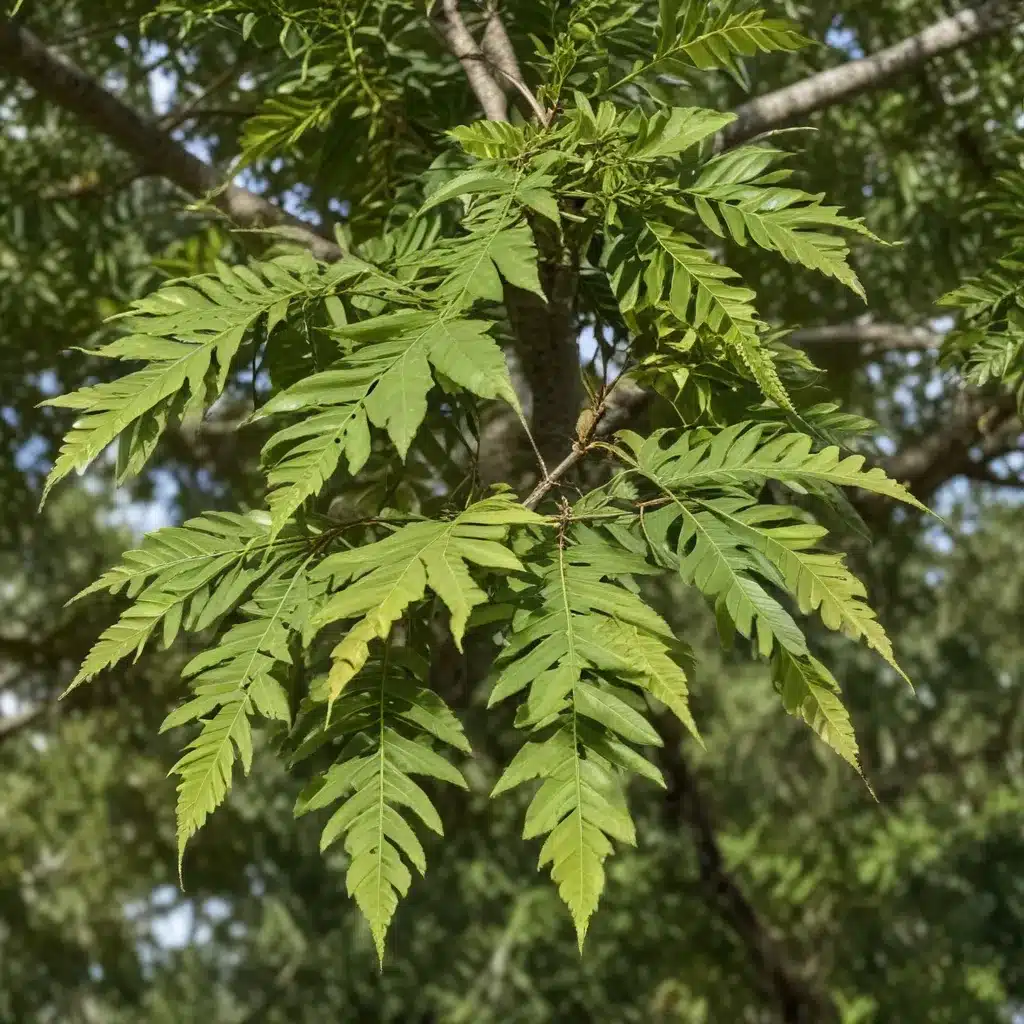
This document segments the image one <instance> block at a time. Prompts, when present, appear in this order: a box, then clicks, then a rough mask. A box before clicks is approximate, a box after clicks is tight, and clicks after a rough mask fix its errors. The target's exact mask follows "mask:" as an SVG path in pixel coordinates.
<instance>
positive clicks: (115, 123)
mask: <svg viewBox="0 0 1024 1024" xmlns="http://www.w3.org/2000/svg"><path fill="white" fill-rule="evenodd" d="M0 70H3V71H7V72H8V73H10V74H13V75H15V76H17V77H19V78H21V79H23V80H24V81H25V82H27V83H28V84H29V85H31V86H32V88H33V89H35V90H36V92H38V93H39V95H40V96H42V97H44V98H45V99H48V100H50V101H52V102H53V103H55V104H57V106H59V107H62V108H63V109H65V110H67V111H69V112H70V113H72V114H74V115H75V116H77V117H79V118H80V119H81V120H82V121H84V122H85V123H86V124H88V125H90V126H91V127H92V128H94V129H95V130H96V131H98V132H99V133H100V134H101V135H105V136H107V137H108V138H109V139H111V140H112V141H113V142H115V143H116V144H117V145H118V146H120V148H121V149H122V150H124V151H125V152H126V153H129V154H131V155H132V156H133V157H135V159H136V160H138V162H139V164H140V166H141V168H142V169H143V171H144V172H145V173H150V174H158V175H160V176H162V177H164V178H166V179H167V180H168V181H170V182H172V183H173V184H175V185H177V186H178V187H179V188H181V189H183V190H184V191H185V192H187V193H189V194H190V195H192V196H195V197H197V198H201V197H203V196H205V195H207V194H210V193H213V195H212V201H213V203H214V204H215V205H216V206H217V207H218V208H219V209H220V210H222V211H223V212H224V213H225V214H227V216H228V217H230V218H231V220H232V221H234V222H235V223H236V224H238V225H240V226H241V227H246V228H253V227H270V226H274V225H284V226H287V227H288V228H289V233H290V234H291V235H292V236H293V237H294V238H295V240H296V241H298V242H301V243H302V244H304V245H306V246H308V248H309V249H310V251H311V252H312V253H313V254H314V255H315V256H317V257H318V258H320V259H325V260H330V259H337V258H338V257H339V256H340V255H341V250H340V248H339V247H338V246H337V244H336V243H334V242H333V241H331V240H330V239H328V238H324V237H323V236H321V235H319V234H317V232H315V231H314V230H313V229H312V228H310V226H309V225H308V224H305V223H304V222H303V221H300V220H299V219H298V218H296V217H292V216H291V215H290V214H288V213H285V211H284V210H282V209H281V208H280V207H278V206H275V205H274V204H273V203H271V202H269V201H268V200H266V199H264V198H263V197H262V196H258V195H256V194H255V193H253V192H250V191H249V190H248V189H244V188H240V187H239V186H238V185H232V184H228V185H226V186H224V187H222V182H221V178H220V174H219V173H218V172H217V170H216V169H215V168H213V167H211V166H210V165H209V164H207V163H205V162H204V161H202V160H200V159H199V158H198V157H196V156H193V155H192V154H191V153H189V152H188V150H187V149H185V147H184V146H182V145H181V144H180V143H178V142H177V141H176V140H175V139H174V138H173V137H172V136H171V135H169V134H168V133H167V132H165V131H162V130H161V129H160V128H159V127H158V126H157V125H155V124H153V123H151V122H149V121H146V120H144V119H143V118H142V117H140V116H139V115H138V114H137V113H136V112H135V111H134V110H132V109H131V107H129V106H127V105H126V104H125V103H123V102H122V101H121V100H120V99H118V97H117V96H115V95H114V94H113V93H111V92H108V91H107V90H106V89H105V88H104V87H103V86H102V85H100V84H99V82H97V81H96V80H95V79H93V78H91V77H90V76H89V75H88V74H86V73H85V72H84V71H83V70H82V69H81V68H79V67H77V66H76V65H75V64H72V63H71V62H70V61H69V60H67V59H66V58H64V57H62V56H59V55H57V54H55V53H53V52H52V51H51V50H49V49H48V48H47V47H46V46H45V45H44V44H43V43H41V42H40V41H39V40H38V39H37V38H36V37H35V36H34V35H33V34H32V33H31V32H29V31H28V29H25V28H22V27H21V26H20V25H19V24H17V22H16V21H15V20H14V19H11V18H0Z"/></svg>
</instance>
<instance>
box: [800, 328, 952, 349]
mask: <svg viewBox="0 0 1024 1024" xmlns="http://www.w3.org/2000/svg"><path fill="white" fill-rule="evenodd" d="M786 341H787V342H789V343H790V344H792V345H797V346H799V347H806V346H814V345H831V344H835V343H838V344H850V345H867V346H870V347H871V348H872V349H873V350H881V351H894V350H905V351H906V350H909V351H916V350H919V349H931V348H938V347H939V345H940V344H941V343H942V335H941V334H939V333H938V332H937V331H929V330H928V329H927V328H925V327H904V326H903V325H902V324H833V325H829V326H827V327H805V328H802V329H801V330H798V331H793V332H792V333H791V334H790V335H789V336H788V337H787V338H786Z"/></svg>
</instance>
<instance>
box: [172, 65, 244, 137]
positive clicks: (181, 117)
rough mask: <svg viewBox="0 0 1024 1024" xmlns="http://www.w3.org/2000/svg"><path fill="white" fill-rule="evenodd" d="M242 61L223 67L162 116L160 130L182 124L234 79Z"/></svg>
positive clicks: (240, 68) (239, 71)
mask: <svg viewBox="0 0 1024 1024" xmlns="http://www.w3.org/2000/svg"><path fill="white" fill-rule="evenodd" d="M241 70H242V62H240V63H239V64H234V65H232V66H231V67H229V68H225V69H224V71H223V72H222V73H221V74H219V75H217V77H216V78H214V80H213V81H212V82H211V83H210V84H209V85H208V86H207V87H206V88H205V89H203V90H202V91H201V92H198V93H196V95H195V96H191V97H189V99H187V100H185V102H184V103H182V104H181V105H180V106H178V107H177V108H176V109H174V110H172V111H170V112H169V113H168V114H167V116H166V117H164V118H162V119H161V120H160V122H159V124H160V130H161V131H164V132H169V131H172V130H173V129H174V128H177V127H178V126H179V125H181V124H184V123H185V122H186V121H187V120H189V118H191V117H192V116H193V115H195V114H196V113H198V111H199V108H200V107H202V105H203V104H204V103H205V102H206V101H207V100H208V99H209V98H210V97H211V96H213V95H214V94H215V93H217V92H219V91H220V90H221V89H223V88H224V86H226V85H227V84H228V83H230V82H232V81H234V80H236V79H237V78H238V76H239V74H240V73H241Z"/></svg>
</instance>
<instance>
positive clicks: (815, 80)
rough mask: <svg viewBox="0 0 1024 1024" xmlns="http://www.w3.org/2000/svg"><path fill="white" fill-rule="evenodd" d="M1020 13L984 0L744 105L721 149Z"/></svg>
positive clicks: (1013, 4) (1006, 2)
mask: <svg viewBox="0 0 1024 1024" xmlns="http://www.w3.org/2000/svg"><path fill="white" fill-rule="evenodd" d="M1022 15H1024V7H1022V4H1021V3H1020V0H990V2H989V3H986V4H982V5H981V6H980V7H975V8H969V9H968V10H964V11H960V12H959V13H958V14H954V15H951V16H950V17H948V18H943V19H942V20H941V21H937V22H935V24H933V25H930V26H929V27H928V28H926V29H924V31H922V32H918V33H917V35H914V36H910V38H908V39H904V40H903V41H902V42H899V43H896V44H895V45H894V46H888V47H886V48H885V49H884V50H879V51H878V52H877V53H874V54H872V55H871V56H869V57H863V58H861V59H860V60H851V61H848V62H846V63H845V64H841V65H840V66H839V67H835V68H829V69H828V70H827V71H821V72H819V73H818V74H816V75H811V76H810V77H809V78H805V79H804V80H803V81H802V82H796V83H795V84H794V85H789V86H786V87H785V88H783V89H777V90H776V91H775V92H770V93H768V94H767V95H765V96H760V97H758V98H757V99H754V100H751V101H750V102H749V103H744V104H743V106H741V107H740V108H739V109H738V110H737V111H736V114H737V118H736V120H735V121H734V122H733V123H732V124H731V125H730V126H729V127H728V128H727V129H726V130H725V132H724V133H723V135H724V142H725V147H726V148H728V147H730V146H736V145H738V144H739V143H741V142H746V141H747V140H748V139H751V138H753V137H754V136H755V135H760V134H761V133H762V132H766V131H771V130H773V129H776V128H782V127H784V126H785V125H787V124H789V123H790V122H791V121H793V120H795V119H796V118H799V117H806V116H807V115H808V114H812V113H814V112H815V111H817V110H822V109H824V108H825V107H830V106H833V105H835V104H836V103H842V102H845V101H846V100H848V99H851V98H852V97H854V96H857V95H859V94H860V93H862V92H866V91H868V90H869V89H877V88H879V87H880V86H882V85H885V84H886V83H887V82H889V81H890V80H891V79H893V78H895V77H896V76H897V75H899V74H900V73H901V72H903V71H906V70H907V69H908V68H913V67H916V66H917V65H919V64H923V63H924V62H925V61H928V60H931V59H932V58H933V57H938V56H940V55H941V54H943V53H948V52H949V51H950V50H955V49H957V48H959V47H961V46H964V45H966V44H967V43H971V42H974V41H975V40H977V39H982V38H984V37H986V36H991V35H994V34H995V33H996V32H998V31H999V30H1000V29H1004V28H1006V27H1007V26H1009V25H1011V24H1014V23H1016V22H1017V21H1018V20H1020V18H1021V16H1022Z"/></svg>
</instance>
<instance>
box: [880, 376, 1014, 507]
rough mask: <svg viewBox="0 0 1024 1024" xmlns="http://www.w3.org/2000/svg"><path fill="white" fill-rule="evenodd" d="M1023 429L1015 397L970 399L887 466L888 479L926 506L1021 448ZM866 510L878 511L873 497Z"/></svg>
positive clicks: (973, 396) (886, 464) (967, 398)
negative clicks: (954, 483)
mask: <svg viewBox="0 0 1024 1024" xmlns="http://www.w3.org/2000/svg"><path fill="white" fill-rule="evenodd" d="M1022 430H1024V427H1022V426H1021V423H1020V421H1019V420H1018V419H1017V414H1016V407H1015V404H1014V401H1013V398H1012V396H1009V395H1004V396H1001V397H1000V398H998V399H995V400H993V399H992V398H986V397H984V396H981V395H977V394H967V395H964V396H963V398H962V400H961V402H960V407H959V409H958V410H957V411H956V412H955V414H954V415H952V416H950V418H949V419H948V421H947V423H946V425H945V427H944V428H943V429H941V430H936V431H933V432H932V433H930V434H928V435H927V436H925V437H923V438H922V439H921V440H920V441H919V442H918V443H917V444H915V445H912V446H911V447H909V448H906V449H904V450H903V451H901V452H898V453H897V454H896V455H893V456H892V457H891V458H889V459H886V460H885V461H884V462H883V463H882V465H883V467H884V469H885V471H886V472H887V473H888V474H889V476H891V477H893V478H894V479H896V480H899V481H900V482H901V483H903V484H905V485H906V486H907V488H908V489H909V490H910V492H911V493H912V494H913V495H914V496H915V497H917V498H918V499H919V500H921V501H923V502H925V503H927V501H928V500H929V499H930V498H931V497H932V495H934V494H935V492H936V491H937V490H938V489H939V488H940V487H941V486H942V485H943V484H944V483H946V482H947V481H948V480H952V479H953V478H954V477H958V476H964V475H968V476H970V475H973V474H974V472H975V467H977V466H978V465H980V464H983V463H984V462H987V461H988V460H990V459H994V458H997V457H998V456H1000V455H1005V454H1006V453H1007V452H1011V451H1015V450H1016V449H1017V448H1019V446H1020V440H1021V432H1022ZM863 505H864V507H865V508H866V509H871V510H873V509H874V508H875V507H876V502H875V500H874V499H873V498H869V499H866V500H865V502H864V503H863Z"/></svg>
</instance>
